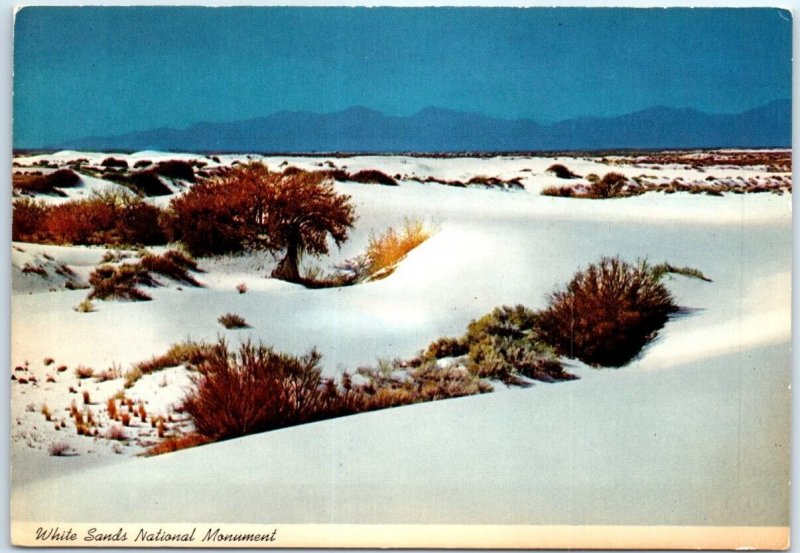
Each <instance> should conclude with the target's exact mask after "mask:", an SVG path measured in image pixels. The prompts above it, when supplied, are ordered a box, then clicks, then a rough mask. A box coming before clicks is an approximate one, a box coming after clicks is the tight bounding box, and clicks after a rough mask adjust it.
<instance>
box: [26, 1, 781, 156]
mask: <svg viewBox="0 0 800 553" xmlns="http://www.w3.org/2000/svg"><path fill="white" fill-rule="evenodd" d="M789 17H790V16H789V13H788V12H786V11H780V10H774V9H567V8H556V9H539V8H537V9H515V8H507V9H496V8H482V9H480V8H479V9H466V8H449V9H448V8H441V9H433V8H424V9H413V8H406V9H398V8H372V9H367V8H188V7H177V8H167V7H134V8H117V7H111V8H98V7H32V8H24V9H22V10H21V11H19V12H18V13H17V17H16V22H15V34H14V100H13V109H14V113H13V116H14V137H13V143H14V146H15V147H17V148H21V147H23V148H24V147H38V146H44V145H47V144H52V143H54V142H57V141H59V140H63V139H69V138H77V137H84V136H89V135H116V134H122V133H125V132H129V131H133V130H143V129H149V128H154V127H186V126H188V125H190V124H191V123H194V122H198V121H231V120H237V119H246V118H249V117H256V116H261V115H268V114H270V113H274V112H276V111H281V110H291V111H295V110H307V111H315V112H320V113H324V112H332V111H339V110H342V109H345V108H347V107H351V106H355V105H362V106H366V107H369V108H373V109H377V110H379V111H382V112H384V113H387V114H396V115H408V114H411V113H414V112H416V111H419V110H420V109H422V108H424V107H426V106H439V107H446V108H451V109H456V110H461V111H471V112H477V113H482V114H485V115H490V116H496V117H506V118H516V117H528V118H531V119H535V120H537V121H540V122H550V121H557V120H562V119H567V118H572V117H576V116H609V115H618V114H622V113H629V112H632V111H636V110H639V109H643V108H646V107H649V106H653V105H664V106H671V107H692V108H696V109H700V110H704V111H709V112H738V111H744V110H746V109H749V108H752V107H756V106H759V105H763V104H765V103H767V102H769V101H771V100H775V99H780V98H789V97H791V21H790V20H789Z"/></svg>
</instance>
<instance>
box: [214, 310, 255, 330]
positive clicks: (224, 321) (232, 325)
mask: <svg viewBox="0 0 800 553" xmlns="http://www.w3.org/2000/svg"><path fill="white" fill-rule="evenodd" d="M217 320H218V321H219V324H221V325H222V326H224V327H225V328H227V329H229V330H230V329H236V328H250V325H249V324H247V321H245V320H244V318H243V317H242V316H240V315H237V314H236V313H226V314H225V315H221V316H220V317H219V319H217Z"/></svg>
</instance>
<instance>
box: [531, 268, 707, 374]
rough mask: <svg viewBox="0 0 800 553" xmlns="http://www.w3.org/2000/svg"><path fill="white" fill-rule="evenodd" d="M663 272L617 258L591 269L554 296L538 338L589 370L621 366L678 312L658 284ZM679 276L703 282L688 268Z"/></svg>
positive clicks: (540, 319) (541, 316)
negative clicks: (598, 367)
mask: <svg viewBox="0 0 800 553" xmlns="http://www.w3.org/2000/svg"><path fill="white" fill-rule="evenodd" d="M667 267H671V266H669V265H668V264H665V265H664V266H657V267H656V270H654V268H653V267H651V266H650V265H649V264H648V263H647V262H646V261H640V262H638V263H636V264H630V263H627V262H625V261H623V260H621V259H619V258H602V259H601V260H600V261H599V262H597V263H592V264H590V265H589V266H588V267H586V268H585V269H583V270H581V271H578V273H576V275H575V276H574V277H573V279H572V280H571V281H570V282H569V283H568V284H567V286H566V287H565V288H563V289H558V290H556V291H555V292H553V293H552V295H551V296H550V301H549V306H548V307H547V308H546V309H544V310H543V311H540V312H539V313H538V314H537V320H536V329H537V331H538V334H539V336H540V337H541V339H542V340H543V341H545V342H546V343H548V344H551V345H552V346H553V347H554V348H555V349H556V352H557V353H559V354H560V355H565V356H568V357H575V358H577V359H580V360H581V361H584V362H585V363H588V364H590V365H602V366H610V367H619V366H622V365H625V364H626V363H628V362H629V361H630V360H631V359H633V358H634V357H635V356H636V355H638V353H639V352H640V351H641V350H642V348H643V347H644V346H645V345H646V344H647V343H648V342H650V341H651V340H652V339H653V338H654V337H655V334H656V333H657V332H658V330H659V329H660V328H661V327H663V326H664V324H665V323H666V322H667V319H668V318H669V316H670V315H671V314H672V313H674V312H675V311H677V305H676V304H675V302H674V300H673V298H672V295H671V294H670V292H669V290H667V288H666V287H665V286H664V285H663V284H662V283H661V279H662V277H663V276H664V275H665V274H667V272H673V271H668V270H667ZM695 273H696V274H695ZM680 274H688V275H690V276H698V278H703V279H704V280H707V279H706V278H705V276H704V275H702V273H700V272H699V271H696V270H689V269H688V268H683V269H682V272H681V273H680Z"/></svg>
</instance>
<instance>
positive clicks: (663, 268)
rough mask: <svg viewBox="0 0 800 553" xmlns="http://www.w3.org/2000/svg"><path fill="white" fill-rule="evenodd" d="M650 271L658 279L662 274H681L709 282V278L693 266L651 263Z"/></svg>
mask: <svg viewBox="0 0 800 553" xmlns="http://www.w3.org/2000/svg"><path fill="white" fill-rule="evenodd" d="M650 272H651V273H652V274H653V277H655V278H656V279H659V280H660V279H661V278H662V277H663V276H664V275H667V274H675V275H683V276H685V277H689V278H696V279H699V280H703V281H705V282H711V279H710V278H708V277H707V276H706V275H704V274H703V272H702V271H700V270H699V269H695V268H694V267H676V266H675V265H672V264H670V263H659V264H658V265H653V266H652V267H651V268H650Z"/></svg>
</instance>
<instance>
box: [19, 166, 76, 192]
mask: <svg viewBox="0 0 800 553" xmlns="http://www.w3.org/2000/svg"><path fill="white" fill-rule="evenodd" d="M80 182H81V179H80V177H79V176H78V174H77V173H76V172H75V171H73V170H71V169H59V170H57V171H54V172H52V173H49V174H47V175H42V174H41V172H39V171H37V172H35V173H14V174H13V175H12V179H11V183H12V186H13V187H14V188H15V189H17V190H20V191H22V192H28V193H32V194H59V192H58V190H56V189H57V188H72V187H75V186H78V185H79V184H80ZM60 195H62V196H63V195H64V194H63V193H62V194H60Z"/></svg>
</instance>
